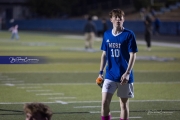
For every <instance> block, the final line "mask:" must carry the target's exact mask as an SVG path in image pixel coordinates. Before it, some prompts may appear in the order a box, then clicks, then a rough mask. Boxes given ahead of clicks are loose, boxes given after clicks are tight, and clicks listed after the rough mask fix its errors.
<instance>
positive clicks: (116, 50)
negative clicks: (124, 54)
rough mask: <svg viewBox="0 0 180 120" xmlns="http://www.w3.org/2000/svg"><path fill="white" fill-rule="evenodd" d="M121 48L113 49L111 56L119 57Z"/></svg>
mask: <svg viewBox="0 0 180 120" xmlns="http://www.w3.org/2000/svg"><path fill="white" fill-rule="evenodd" d="M119 56H120V50H119V49H111V57H119Z"/></svg>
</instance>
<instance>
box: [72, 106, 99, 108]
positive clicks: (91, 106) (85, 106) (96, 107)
mask: <svg viewBox="0 0 180 120" xmlns="http://www.w3.org/2000/svg"><path fill="white" fill-rule="evenodd" d="M100 107H101V106H76V107H74V108H100Z"/></svg>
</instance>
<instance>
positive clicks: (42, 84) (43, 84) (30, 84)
mask: <svg viewBox="0 0 180 120" xmlns="http://www.w3.org/2000/svg"><path fill="white" fill-rule="evenodd" d="M134 84H180V82H134ZM0 85H4V84H0ZM15 85H16V86H36V85H37V86H40V85H41V86H46V85H49V86H51V85H96V83H27V84H15Z"/></svg>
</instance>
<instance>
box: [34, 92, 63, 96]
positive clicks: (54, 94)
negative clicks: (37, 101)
mask: <svg viewBox="0 0 180 120" xmlns="http://www.w3.org/2000/svg"><path fill="white" fill-rule="evenodd" d="M36 95H37V96H39V95H44V96H46V95H64V93H41V94H36Z"/></svg>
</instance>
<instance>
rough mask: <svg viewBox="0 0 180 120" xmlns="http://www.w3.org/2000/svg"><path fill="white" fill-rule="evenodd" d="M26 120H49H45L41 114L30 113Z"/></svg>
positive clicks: (27, 114)
mask: <svg viewBox="0 0 180 120" xmlns="http://www.w3.org/2000/svg"><path fill="white" fill-rule="evenodd" d="M25 120H47V119H46V118H43V117H42V116H41V115H40V114H35V115H31V114H30V113H26V119H25Z"/></svg>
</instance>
